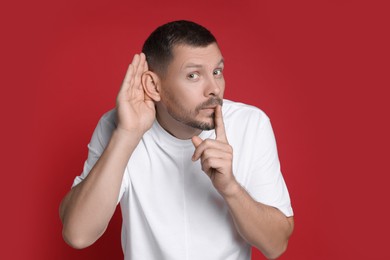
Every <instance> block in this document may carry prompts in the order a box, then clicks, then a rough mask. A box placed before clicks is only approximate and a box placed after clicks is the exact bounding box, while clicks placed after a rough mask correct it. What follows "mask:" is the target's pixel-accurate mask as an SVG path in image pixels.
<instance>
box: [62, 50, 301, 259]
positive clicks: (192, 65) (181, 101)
mask: <svg viewBox="0 0 390 260" xmlns="http://www.w3.org/2000/svg"><path fill="white" fill-rule="evenodd" d="M173 54H174V59H173V61H172V62H171V63H170V64H169V66H168V68H167V71H166V73H165V74H166V75H165V76H164V77H160V76H159V75H157V74H156V73H154V72H152V71H149V70H148V67H147V64H146V61H145V56H144V55H143V54H140V55H138V54H137V55H135V57H134V59H133V61H132V63H131V64H130V66H129V68H128V71H127V73H126V76H125V79H124V81H123V84H122V87H121V90H120V91H119V94H118V97H117V115H118V126H117V128H116V129H115V130H114V132H113V135H112V137H111V139H110V141H109V143H108V145H107V147H106V149H105V151H104V152H103V154H102V156H101V157H100V158H99V160H98V161H97V163H96V164H95V166H94V167H93V169H92V170H91V172H90V173H89V175H88V176H87V178H86V179H85V180H84V181H83V182H82V183H80V184H79V185H77V186H76V187H74V188H73V189H72V190H71V191H70V192H69V193H68V194H67V195H66V197H65V198H64V199H63V201H62V203H61V206H60V216H61V220H62V222H63V236H64V239H65V241H66V242H68V243H69V244H70V245H71V246H73V247H76V248H84V247H86V246H89V245H90V244H92V243H93V242H95V241H96V240H97V239H98V238H99V237H100V236H101V235H102V234H103V233H104V231H105V229H106V227H107V225H108V222H109V220H110V219H111V217H112V215H113V213H114V211H115V208H116V203H117V197H118V194H119V189H120V185H121V180H122V177H123V173H124V169H125V167H126V165H127V162H128V160H129V158H130V157H131V154H132V152H133V151H134V149H135V147H136V146H137V144H138V143H139V141H140V140H141V138H142V136H143V134H144V133H145V132H146V131H147V130H148V129H150V127H151V126H152V123H153V120H154V119H155V118H157V120H158V122H159V124H160V125H161V126H162V127H163V128H164V129H166V130H167V131H168V132H169V133H171V134H172V135H173V136H175V137H177V138H179V139H190V138H191V140H192V143H193V145H194V154H193V156H192V158H189V159H192V160H193V161H196V160H201V165H202V170H203V171H204V172H205V174H207V175H208V176H209V177H210V181H211V182H212V184H213V185H214V187H215V189H216V190H217V191H218V192H219V193H220V194H221V195H222V197H223V198H224V199H225V201H226V204H227V205H228V207H229V210H230V213H231V215H232V218H233V220H234V223H235V226H236V228H237V231H238V232H239V233H240V235H241V236H242V237H243V238H244V239H245V240H246V241H247V242H248V243H250V244H251V245H254V246H255V247H257V248H258V249H259V250H261V251H262V253H263V254H264V255H265V256H266V257H267V258H270V259H273V258H277V257H278V256H280V255H281V254H282V253H283V252H284V251H285V249H286V247H287V242H288V239H289V237H290V235H291V233H292V231H293V226H294V223H293V218H292V217H291V218H286V217H285V216H284V215H283V214H282V213H281V212H280V211H279V210H277V209H276V208H273V207H270V206H267V205H264V204H262V203H259V202H256V201H255V200H253V199H252V198H251V196H250V195H249V194H248V193H247V192H246V191H245V189H243V188H242V187H241V185H240V184H239V183H238V182H237V181H236V179H235V177H234V175H233V172H232V159H233V148H232V147H231V146H230V145H229V142H228V140H227V136H226V133H225V127H224V123H223V116H222V109H221V101H222V98H223V93H224V90H225V81H224V78H223V65H224V64H223V57H222V55H221V52H220V50H219V48H218V46H217V45H216V44H211V45H209V46H207V47H190V46H186V45H179V46H175V47H174V49H173ZM213 128H215V131H216V139H215V140H211V139H207V140H202V139H201V138H199V137H198V135H199V134H200V133H201V131H202V129H213Z"/></svg>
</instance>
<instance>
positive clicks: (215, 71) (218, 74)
mask: <svg viewBox="0 0 390 260" xmlns="http://www.w3.org/2000/svg"><path fill="white" fill-rule="evenodd" d="M213 74H214V76H220V75H222V70H221V69H218V70H214V72H213Z"/></svg>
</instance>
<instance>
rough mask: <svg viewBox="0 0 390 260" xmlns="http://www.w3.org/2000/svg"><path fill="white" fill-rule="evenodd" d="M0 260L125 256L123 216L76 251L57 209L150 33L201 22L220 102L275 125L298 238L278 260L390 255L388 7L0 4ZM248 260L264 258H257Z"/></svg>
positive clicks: (71, 1) (104, 0)
mask: <svg viewBox="0 0 390 260" xmlns="http://www.w3.org/2000/svg"><path fill="white" fill-rule="evenodd" d="M0 9H1V11H0V12H1V13H0V29H1V30H0V35H1V36H0V37H1V43H0V44H1V46H0V47H1V48H0V57H1V58H0V59H1V74H2V75H1V93H2V94H1V99H2V102H1V111H2V123H1V136H2V137H3V140H2V141H1V148H2V149H1V161H2V162H1V166H2V185H1V186H2V187H1V189H0V190H1V207H2V213H1V221H0V225H1V226H0V227H1V238H2V241H1V250H0V258H1V259H84V260H85V259H122V258H123V256H122V252H121V248H120V225H121V218H120V212H119V211H117V212H116V214H115V216H114V218H113V220H112V221H111V224H110V226H109V228H108V230H107V232H106V234H104V236H103V237H102V238H101V239H100V240H99V241H98V242H97V243H96V244H94V245H93V246H91V247H90V248H87V249H84V250H82V251H78V250H75V249H72V248H70V247H69V246H67V245H66V244H65V243H64V242H63V241H62V238H61V223H60V220H59V217H58V206H59V203H60V201H61V199H62V197H63V196H64V195H65V194H66V192H67V191H68V190H69V188H70V186H71V184H72V181H73V179H74V177H75V176H76V175H78V174H80V172H81V170H82V166H83V163H84V160H85V159H86V156H87V144H88V142H89V139H90V136H91V134H92V131H93V129H94V127H95V125H96V123H97V121H98V119H99V118H100V116H101V115H102V114H103V113H104V112H105V111H107V110H108V109H110V108H112V107H113V106H114V105H115V97H116V93H117V91H118V89H119V86H120V84H121V81H122V78H123V76H124V73H125V71H126V67H127V65H128V63H129V62H130V60H131V58H132V56H133V54H134V53H136V52H139V51H140V49H141V46H142V43H143V41H144V40H145V38H146V37H147V36H148V34H149V33H150V32H151V31H152V30H153V29H155V28H156V27H157V26H158V25H160V24H162V23H165V22H167V21H171V20H176V19H189V20H194V21H196V22H199V23H200V24H203V25H204V26H206V27H208V28H209V29H210V30H211V31H212V32H213V33H214V34H215V35H216V37H217V39H218V40H219V43H220V46H221V49H222V52H223V54H224V56H225V60H226V71H225V75H226V80H227V92H226V97H227V98H229V99H233V100H236V101H241V102H245V103H249V104H252V105H256V106H258V107H260V108H262V109H263V110H264V111H265V112H266V113H267V114H268V115H269V116H270V118H271V121H272V123H273V127H274V131H275V133H276V137H277V142H278V148H279V154H280V159H281V162H282V171H283V174H284V177H285V179H286V182H287V184H288V187H289V190H290V195H291V198H292V203H293V207H294V211H295V222H296V229H295V232H294V234H293V236H292V238H291V240H290V245H289V249H288V251H287V252H286V253H285V255H283V257H281V259H390V252H389V251H388V250H387V246H388V242H389V239H388V234H389V232H390V224H389V221H388V215H389V213H390V210H389V206H386V205H388V204H389V203H388V202H387V201H388V198H389V195H388V190H389V189H388V183H389V177H388V174H389V167H388V163H387V162H388V160H389V152H388V146H389V143H390V142H389V137H388V134H389V132H390V131H389V130H390V129H389V128H390V127H389V125H390V123H389V111H390V109H389V94H387V91H386V90H387V89H388V88H389V87H390V84H389V46H390V44H389V43H390V42H389V26H388V25H389V19H388V16H389V11H388V10H389V9H388V8H387V7H386V6H385V5H384V4H382V3H380V2H376V1H367V2H357V1H302V0H297V1H260V0H253V1H240V2H239V1H227V0H225V1H222V0H214V1H201V0H199V1H192V2H185V1H178V0H176V1H144V2H141V1H138V2H136V1H129V0H126V1H125V0H121V1H108V0H99V1H97V0H94V1H92V0H87V1H76V0H68V1H48V0H47V1H46V0H45V1H44V0H38V1H14V2H13V3H12V4H11V3H8V4H7V6H4V4H2V7H1V8H0ZM253 259H263V258H262V256H261V255H260V254H259V252H258V251H257V250H254V254H253Z"/></svg>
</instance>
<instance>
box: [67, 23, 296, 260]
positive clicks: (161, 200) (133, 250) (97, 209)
mask: <svg viewBox="0 0 390 260" xmlns="http://www.w3.org/2000/svg"><path fill="white" fill-rule="evenodd" d="M145 55H146V58H145ZM223 68H224V60H223V57H222V54H221V52H220V50H219V47H218V45H217V42H216V40H215V38H214V36H213V35H212V34H211V33H210V32H209V31H208V30H207V29H205V28H204V27H202V26H200V25H198V24H195V23H193V22H188V21H175V22H171V23H168V24H165V25H163V26H161V27H159V28H157V29H156V30H155V31H154V32H153V33H152V34H151V35H150V36H149V38H148V39H147V40H146V42H145V44H144V47H143V50H142V53H141V54H139V55H138V54H137V55H135V56H134V59H133V61H132V63H131V64H130V66H129V68H128V71H127V73H126V76H125V78H124V81H123V84H122V86H121V89H120V91H119V94H118V97H117V107H116V109H115V110H112V111H110V112H108V113H106V114H105V115H104V116H103V117H102V118H101V120H100V121H99V124H98V126H97V128H96V130H95V132H94V134H93V136H92V139H91V142H90V144H89V155H88V159H87V161H86V163H85V166H84V171H83V173H82V174H81V176H79V177H77V178H76V179H75V182H74V186H73V188H72V190H71V191H70V192H69V193H68V194H67V195H66V197H65V198H64V199H63V201H62V203H61V206H60V215H61V219H62V222H63V237H64V239H65V241H66V242H67V243H69V244H70V245H71V246H73V247H75V248H84V247H87V246H89V245H91V244H92V243H94V242H95V241H96V240H97V239H98V238H99V237H100V236H101V235H102V234H103V233H104V231H105V229H106V227H107V225H108V223H109V221H110V219H111V217H112V215H113V213H114V211H115V208H116V206H117V203H119V202H120V204H121V209H122V215H123V226H122V248H123V251H124V255H125V259H168V260H172V259H180V260H181V259H196V260H198V259H202V260H203V259H213V260H214V259H221V260H222V259H223V260H226V259H235V260H236V259H237V260H238V259H240V260H241V259H250V252H251V251H250V247H251V245H253V246H255V247H257V248H258V249H259V250H261V252H262V253H263V254H264V255H265V256H266V257H267V258H276V257H278V256H279V255H281V254H282V253H283V252H284V251H285V249H286V247H287V242H288V238H289V236H290V235H291V233H292V230H293V218H292V215H293V213H292V209H291V205H290V199H289V195H288V191H287V188H286V186H285V183H284V180H283V177H282V175H281V173H280V165H279V160H278V156H277V150H276V145H275V140H274V136H273V132H272V128H271V125H270V122H269V119H268V117H267V116H266V115H265V114H264V113H263V112H262V111H261V110H259V109H257V108H255V107H252V106H248V105H244V104H241V103H235V102H232V101H228V100H224V101H223V93H224V89H225V81H224V77H223ZM222 104H223V106H222Z"/></svg>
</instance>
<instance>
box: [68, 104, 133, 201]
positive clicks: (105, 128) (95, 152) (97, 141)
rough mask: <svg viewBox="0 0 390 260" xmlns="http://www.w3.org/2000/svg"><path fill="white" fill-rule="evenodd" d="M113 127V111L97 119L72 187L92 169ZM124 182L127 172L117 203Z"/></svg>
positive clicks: (120, 193) (124, 186) (122, 187)
mask: <svg viewBox="0 0 390 260" xmlns="http://www.w3.org/2000/svg"><path fill="white" fill-rule="evenodd" d="M115 127H116V124H115V111H114V110H111V111H110V112H108V113H106V114H105V115H103V117H102V118H101V119H100V120H99V123H98V124H97V126H96V128H95V131H94V132H93V135H92V138H91V141H90V142H89V144H88V158H87V160H86V161H85V162H84V168H83V172H82V173H81V175H80V176H77V177H76V178H75V179H74V181H73V185H72V188H73V187H75V186H76V185H77V184H79V183H81V182H82V181H83V180H84V179H85V178H86V177H87V176H88V174H89V172H90V171H91V170H92V168H93V166H94V165H95V163H96V162H97V161H98V159H99V158H100V156H101V155H102V153H103V151H104V149H105V148H106V146H107V144H108V142H109V141H110V138H111V135H112V133H113V131H114V129H115ZM126 182H127V174H124V177H123V180H122V185H121V189H120V192H119V196H118V203H119V201H120V200H121V198H122V195H123V194H124V192H125V190H126Z"/></svg>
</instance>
